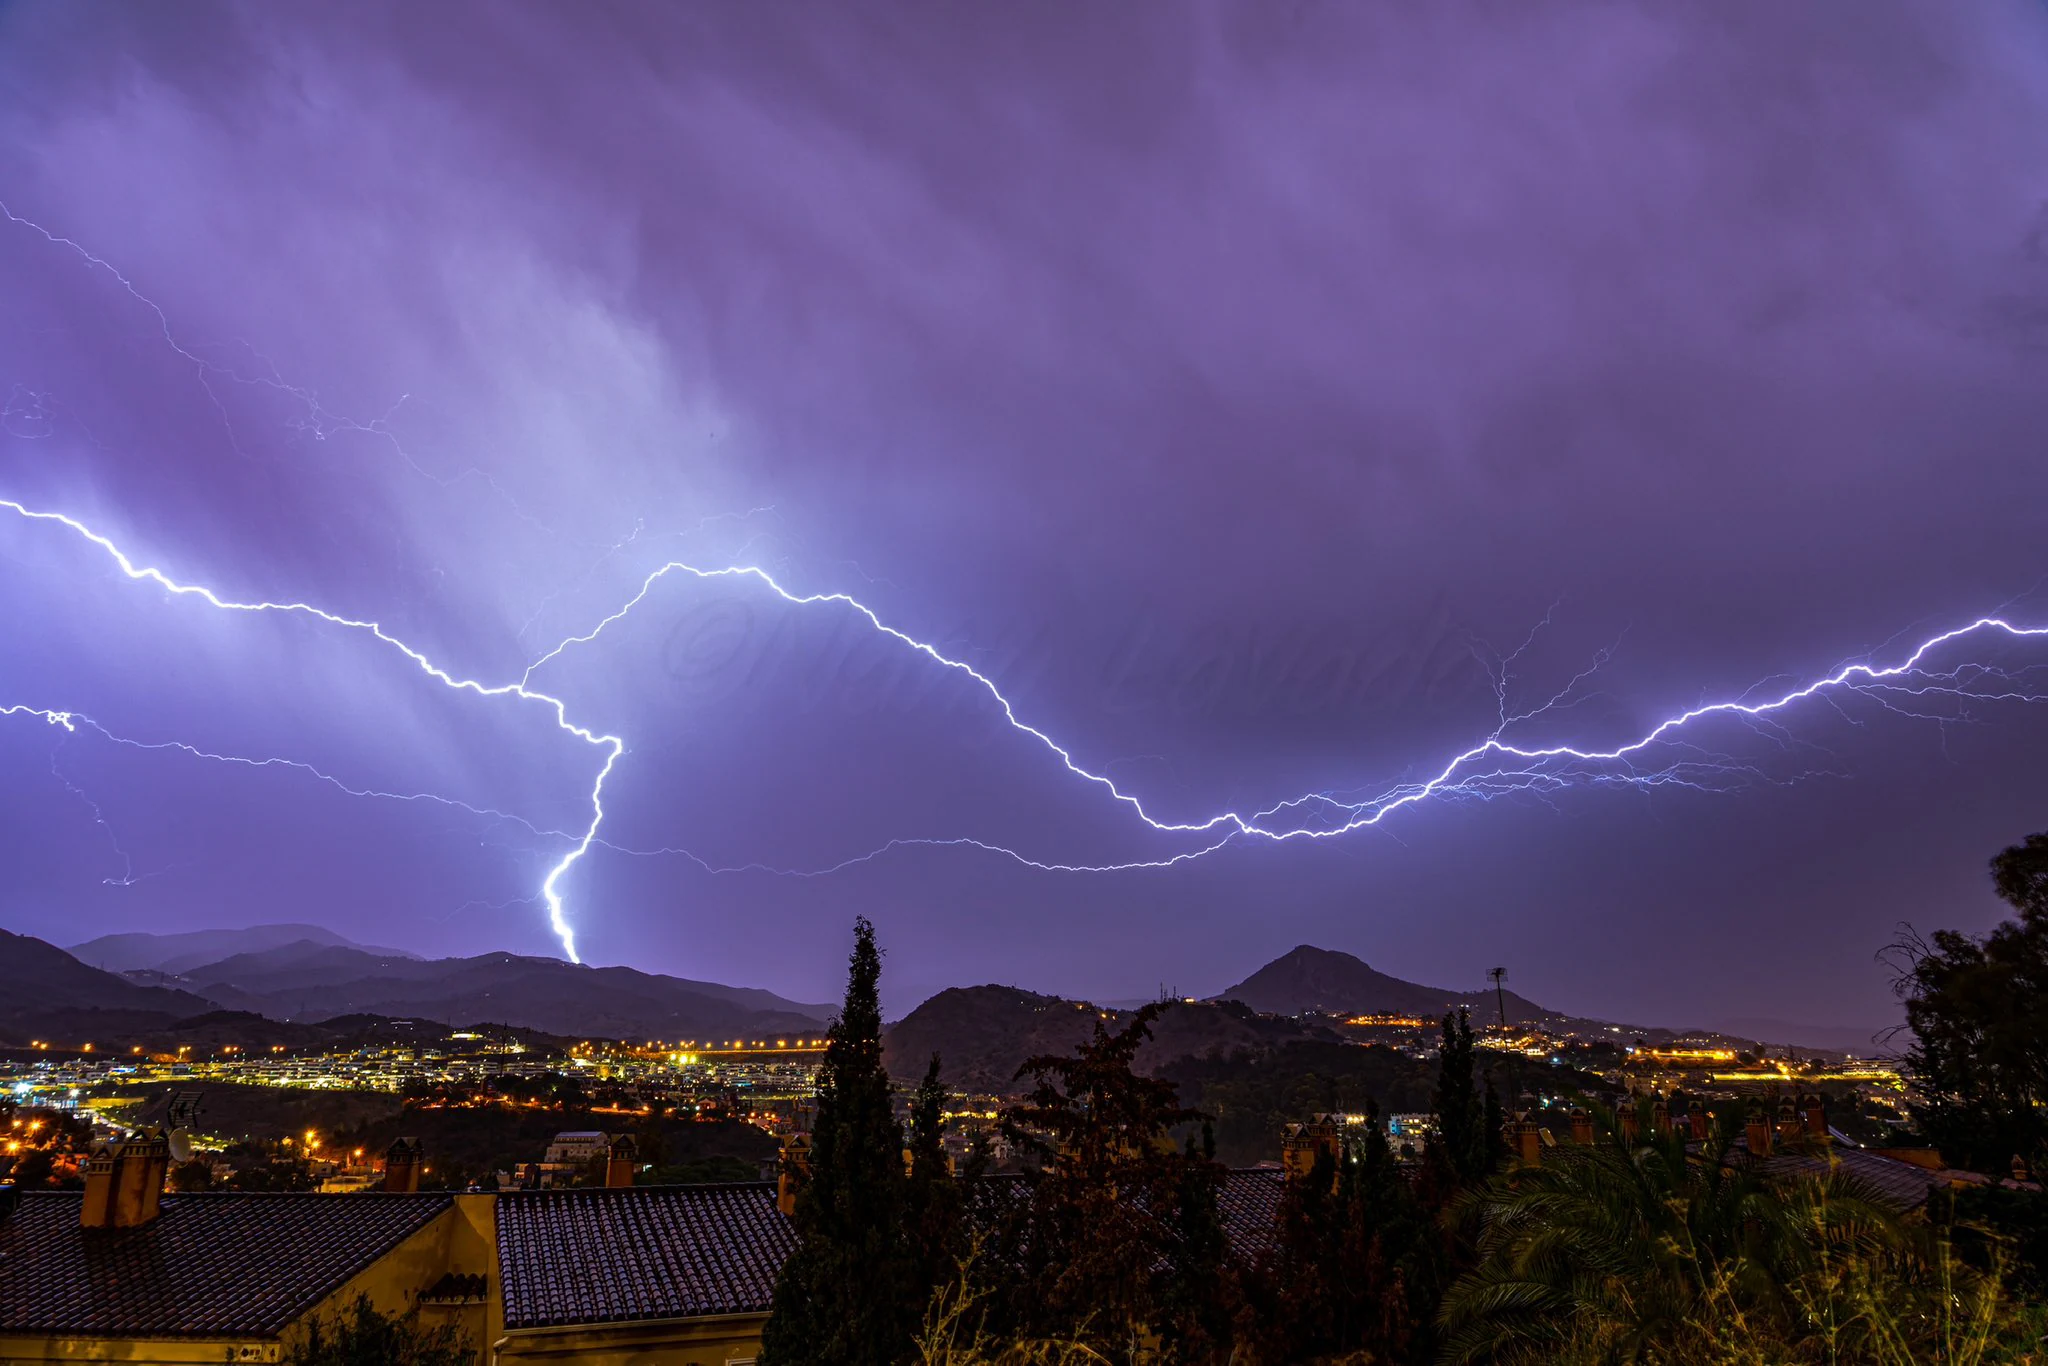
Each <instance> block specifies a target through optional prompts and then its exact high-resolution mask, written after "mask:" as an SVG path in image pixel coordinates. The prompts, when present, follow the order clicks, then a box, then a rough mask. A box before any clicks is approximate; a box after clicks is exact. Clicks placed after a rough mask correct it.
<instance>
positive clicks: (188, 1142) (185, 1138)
mask: <svg viewBox="0 0 2048 1366" xmlns="http://www.w3.org/2000/svg"><path fill="white" fill-rule="evenodd" d="M164 1141H165V1143H167V1144H168V1145H169V1146H170V1150H171V1161H173V1162H190V1161H191V1160H192V1135H191V1134H189V1133H187V1132H186V1131H185V1130H183V1129H173V1130H171V1133H170V1137H168V1138H167V1139H165V1140H164Z"/></svg>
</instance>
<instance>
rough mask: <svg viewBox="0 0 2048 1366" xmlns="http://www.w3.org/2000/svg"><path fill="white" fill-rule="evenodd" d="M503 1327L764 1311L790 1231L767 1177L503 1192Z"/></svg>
mask: <svg viewBox="0 0 2048 1366" xmlns="http://www.w3.org/2000/svg"><path fill="white" fill-rule="evenodd" d="M497 1217H498V1274H499V1279H500V1283H501V1284H502V1286H503V1288H504V1296H505V1326H506V1327H507V1328H512V1329H517V1328H545V1327H550V1326H553V1325H556V1324H568V1323H607V1322H616V1321H619V1320H627V1319H671V1318H692V1317H697V1316H700V1315H710V1314H745V1313H766V1312H767V1310H768V1303H769V1300H770V1299H771V1298H772V1297H773V1296H774V1293H775V1278H776V1276H777V1275H778V1274H780V1272H781V1270H782V1263H783V1260H784V1259H785V1258H786V1257H788V1256H789V1254H790V1253H791V1252H792V1251H794V1250H795V1248H796V1233H795V1230H794V1229H792V1228H791V1226H790V1222H789V1220H788V1219H787V1218H785V1217H784V1216H783V1214H782V1211H781V1210H779V1209H777V1208H776V1207H775V1187H774V1186H773V1185H772V1184H769V1183H766V1182H744V1183H737V1184H733V1185H710V1186H638V1187H622V1188H620V1189H617V1190H565V1191H513V1192H507V1193H506V1194H503V1195H500V1196H499V1197H498V1204H497Z"/></svg>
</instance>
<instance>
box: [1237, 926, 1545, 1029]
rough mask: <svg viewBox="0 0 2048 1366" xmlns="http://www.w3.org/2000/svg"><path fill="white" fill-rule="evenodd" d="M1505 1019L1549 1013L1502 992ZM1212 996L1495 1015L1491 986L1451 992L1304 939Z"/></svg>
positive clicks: (1345, 1009)
mask: <svg viewBox="0 0 2048 1366" xmlns="http://www.w3.org/2000/svg"><path fill="white" fill-rule="evenodd" d="M1504 997H1505V1001H1506V1005H1507V1017H1508V1023H1509V1024H1526V1023H1530V1022H1533V1021H1536V1020H1540V1019H1546V1018H1550V1017H1551V1016H1552V1014H1553V1012H1551V1011H1547V1010H1545V1009H1544V1008H1543V1007H1541V1006H1539V1005H1537V1004H1536V1003H1535V1002H1533V1001H1530V1000H1527V999H1525V998H1523V997H1520V996H1517V995H1516V994H1515V993H1514V992H1512V991H1510V992H1506V993H1504ZM1216 999H1218V1000H1224V1001H1242V1002H1244V1003H1245V1004H1246V1005H1248V1006H1250V1007H1251V1008H1252V1009H1253V1010H1257V1011H1263V1012H1265V1013H1267V1014H1270V1015H1303V1014H1308V1013H1310V1012H1314V1013H1317V1014H1323V1015H1419V1016H1421V1017H1423V1018H1424V1019H1434V1018H1436V1017H1437V1016H1439V1015H1442V1014H1443V1013H1444V1012H1445V1011H1447V1010H1456V1009H1457V1008H1458V1007H1459V1006H1464V1007H1466V1008H1467V1009H1469V1010H1470V1011H1471V1012H1472V1017H1473V1019H1474V1020H1475V1021H1479V1022H1491V1021H1493V1020H1494V1019H1496V1018H1497V1016H1498V1014H1499V1007H1498V1003H1497V1002H1496V1000H1495V997H1494V993H1493V992H1492V991H1452V990H1450V989H1449V988H1447V987H1429V986H1423V985H1421V984H1419V983H1416V982H1408V981H1404V980H1402V979H1401V978H1399V977H1390V976H1388V975H1387V974H1386V973H1384V972H1380V971H1377V970H1376V969H1374V968H1372V967H1370V966H1368V965H1367V964H1366V963H1365V962H1364V961H1363V960H1362V959H1358V958H1354V957H1352V956H1351V955H1350V954H1348V953H1338V952H1335V951H1334V950H1331V949H1319V948H1315V947H1313V946H1312V945H1308V944H1303V945H1300V946H1299V947H1297V948H1294V949H1292V950H1290V951H1289V952H1287V953H1285V954H1282V955H1281V956H1280V957H1278V958H1275V959H1274V960H1273V961H1272V962H1270V963H1268V964H1266V966H1264V967H1262V968H1260V969H1259V970H1258V971H1257V972H1255V973H1253V974H1252V975H1251V976H1249V977H1247V978H1245V979H1244V980H1243V981H1242V982H1239V983H1238V984H1237V985H1236V986H1234V987H1230V988H1228V989H1227V990H1225V991H1222V992H1219V993H1217V997H1216Z"/></svg>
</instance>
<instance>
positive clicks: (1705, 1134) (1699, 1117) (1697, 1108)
mask: <svg viewBox="0 0 2048 1366" xmlns="http://www.w3.org/2000/svg"><path fill="white" fill-rule="evenodd" d="M1685 1117H1686V1122H1687V1124H1688V1126H1689V1127H1690V1128H1691V1129H1692V1141H1693V1142H1695V1143H1705V1142H1706V1141H1707V1139H1708V1138H1709V1137H1710V1136H1711V1135H1712V1134H1713V1132H1714V1117H1713V1116H1712V1115H1710V1114H1708V1113H1707V1104H1706V1102H1705V1101H1702V1100H1696V1101H1693V1102H1692V1103H1691V1104H1690V1105H1688V1106H1687V1107H1686V1116H1685Z"/></svg>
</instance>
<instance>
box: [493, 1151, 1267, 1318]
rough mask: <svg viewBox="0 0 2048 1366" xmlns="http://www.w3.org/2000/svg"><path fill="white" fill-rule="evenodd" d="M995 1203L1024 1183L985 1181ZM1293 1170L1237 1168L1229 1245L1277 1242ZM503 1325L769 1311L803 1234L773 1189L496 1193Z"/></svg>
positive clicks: (1226, 1219)
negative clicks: (1277, 1224) (1274, 1238)
mask: <svg viewBox="0 0 2048 1366" xmlns="http://www.w3.org/2000/svg"><path fill="white" fill-rule="evenodd" d="M988 1179H989V1181H990V1183H991V1185H994V1186H997V1187H998V1188H999V1189H1000V1190H1001V1195H1000V1196H999V1197H998V1202H997V1203H998V1205H1000V1204H1002V1203H1006V1202H1007V1201H1008V1200H1012V1199H1017V1198H1020V1197H1021V1196H1022V1194H1023V1183H1022V1180H1021V1178H1017V1177H1007V1176H998V1177H990V1178H988ZM1285 1190H1286V1177H1285V1174H1284V1173H1282V1172H1280V1171H1278V1170H1264V1169H1261V1170H1247V1171H1233V1172H1230V1173H1229V1174H1228V1175H1227V1176H1226V1177H1225V1178H1224V1182H1223V1190H1222V1194H1221V1196H1220V1198H1219V1201H1218V1204H1219V1207H1220V1209H1221V1211H1222V1214H1223V1225H1224V1231H1225V1233H1226V1235H1227V1236H1228V1238H1229V1240H1230V1245H1231V1247H1232V1248H1233V1249H1234V1250H1235V1251H1237V1252H1238V1254H1239V1255H1241V1256H1246V1257H1250V1256H1256V1255H1257V1254H1258V1252H1260V1251H1261V1250H1263V1248H1264V1247H1265V1246H1266V1245H1267V1243H1268V1242H1269V1241H1270V1239H1271V1237H1272V1231H1273V1227H1274V1223H1275V1218H1276V1216H1277V1214H1278V1212H1279V1208H1280V1200H1281V1196H1282V1194H1283V1193H1284V1191H1285ZM497 1221H498V1279H499V1283H500V1284H501V1285H502V1286H503V1288H504V1296H505V1326H506V1327H507V1328H510V1329H517V1328H549V1327H556V1326H561V1325H567V1324H579V1323H608V1322H618V1321H623V1320H636V1319H677V1318H695V1317H699V1316H705V1315H713V1314H765V1313H767V1312H768V1306H769V1303H770V1301H771V1300H772V1299H773V1298H774V1295H775V1280H776V1277H777V1276H778V1275H780V1274H781V1271H782V1263H783V1260H784V1259H785V1258H787V1257H788V1256H789V1254H790V1253H791V1252H792V1251H794V1250H795V1248H796V1233H795V1230H794V1229H793V1228H792V1227H791V1225H790V1222H789V1220H788V1219H787V1218H785V1217H784V1216H783V1214H782V1211H781V1210H779V1209H777V1208H776V1205H775V1187H774V1186H773V1185H772V1184H770V1183H766V1182H759V1183H756V1182H744V1183H736V1184H732V1185H716V1186H637V1187H627V1188H622V1189H617V1190H589V1189H585V1190H557V1191H508V1192H506V1193H504V1194H501V1195H500V1196H499V1197H498V1204H497Z"/></svg>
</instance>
